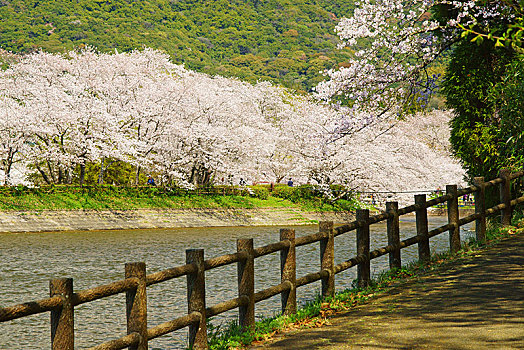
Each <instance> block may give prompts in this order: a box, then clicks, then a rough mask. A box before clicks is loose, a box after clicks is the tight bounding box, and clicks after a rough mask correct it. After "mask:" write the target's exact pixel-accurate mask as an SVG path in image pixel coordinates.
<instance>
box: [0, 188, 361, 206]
mask: <svg viewBox="0 0 524 350" xmlns="http://www.w3.org/2000/svg"><path fill="white" fill-rule="evenodd" d="M300 193H301V192H300V191H297V194H296V195H292V196H291V198H294V199H295V201H290V200H287V199H283V198H280V197H275V196H272V195H270V192H269V189H268V188H267V186H253V187H245V188H239V187H234V186H219V187H213V188H199V189H196V190H193V191H189V190H185V189H182V188H178V187H172V188H168V187H155V186H139V187H132V186H113V185H102V186H100V185H96V186H93V185H85V186H71V185H50V186H40V187H26V186H9V187H0V210H43V209H51V210H61V209H116V210H126V209H140V208H265V207H296V208H299V209H302V210H306V211H340V210H354V209H355V208H358V207H359V204H360V203H359V202H358V201H356V200H355V201H344V202H342V203H334V204H330V203H326V202H322V201H319V200H318V198H316V197H308V196H309V195H306V193H307V192H306V191H305V190H303V192H302V194H300ZM300 195H302V196H304V198H302V199H301V197H300ZM306 197H308V198H306Z"/></svg>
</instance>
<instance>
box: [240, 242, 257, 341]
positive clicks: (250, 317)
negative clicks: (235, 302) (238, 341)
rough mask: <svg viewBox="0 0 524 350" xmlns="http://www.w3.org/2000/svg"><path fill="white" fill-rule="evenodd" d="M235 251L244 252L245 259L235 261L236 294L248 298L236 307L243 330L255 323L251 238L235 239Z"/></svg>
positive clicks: (253, 264)
mask: <svg viewBox="0 0 524 350" xmlns="http://www.w3.org/2000/svg"><path fill="white" fill-rule="evenodd" d="M237 251H238V252H246V253H247V258H246V260H240V261H239V262H238V263H237V274H238V296H239V297H240V296H242V295H245V296H247V297H248V298H249V302H248V304H247V305H241V306H239V308H238V324H239V325H240V326H241V327H242V329H243V330H244V331H247V330H249V329H251V328H252V327H253V326H254V325H255V252H254V250H253V239H252V238H250V239H237Z"/></svg>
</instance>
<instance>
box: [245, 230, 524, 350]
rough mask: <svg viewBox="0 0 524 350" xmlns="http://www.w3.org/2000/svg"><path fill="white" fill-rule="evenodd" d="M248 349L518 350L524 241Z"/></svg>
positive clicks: (523, 317)
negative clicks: (323, 323)
mask: <svg viewBox="0 0 524 350" xmlns="http://www.w3.org/2000/svg"><path fill="white" fill-rule="evenodd" d="M330 321H331V325H330V326H326V327H322V328H316V329H307V330H299V331H295V332H292V333H288V334H284V335H281V336H279V337H277V338H276V339H275V340H274V341H273V342H272V344H265V345H262V346H256V347H253V349H260V348H264V349H275V350H277V349H278V350H284V349H285V350H291V349H524V234H519V235H518V236H512V237H510V238H508V239H505V240H504V241H502V242H500V243H498V244H497V245H496V246H494V247H490V248H489V249H486V250H484V251H481V252H478V253H477V254H475V255H474V256H469V257H466V258H461V259H459V260H458V261H456V263H455V264H454V265H453V266H451V267H449V266H448V268H447V269H439V270H438V271H437V272H435V273H432V274H431V275H428V276H424V277H420V278H417V279H414V280H411V281H409V282H407V283H404V284H402V285H401V286H398V287H396V288H394V289H392V290H391V291H389V292H387V293H385V294H382V295H381V296H379V297H377V298H374V299H373V300H371V301H370V302H368V303H366V304H364V305H360V306H358V307H356V308H354V309H352V310H351V311H349V312H347V313H344V314H341V315H338V316H335V317H334V318H333V319H331V320H330Z"/></svg>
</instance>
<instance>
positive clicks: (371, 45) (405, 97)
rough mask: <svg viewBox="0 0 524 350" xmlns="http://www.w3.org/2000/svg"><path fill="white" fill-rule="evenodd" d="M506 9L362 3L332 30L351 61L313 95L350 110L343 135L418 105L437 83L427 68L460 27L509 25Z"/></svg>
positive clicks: (390, 0) (422, 0)
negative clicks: (506, 23)
mask: <svg viewBox="0 0 524 350" xmlns="http://www.w3.org/2000/svg"><path fill="white" fill-rule="evenodd" d="M508 9H510V6H509V5H508V4H506V3H505V2H504V1H487V2H483V3H481V2H479V1H477V2H476V1H472V0H469V1H449V0H438V1H427V0H415V1H407V2H406V1H401V0H376V1H375V0H364V1H361V2H360V3H359V5H358V6H357V8H356V9H355V10H354V13H353V15H352V16H351V17H347V18H343V19H341V21H340V22H339V24H338V26H337V27H336V31H337V32H338V34H339V36H340V39H341V40H342V44H341V46H343V47H344V46H345V47H349V48H351V49H352V50H353V51H354V58H353V59H351V60H350V61H349V62H348V63H347V65H346V66H345V67H342V68H340V69H338V70H330V71H328V72H327V75H328V77H329V79H328V80H327V81H325V82H322V83H320V84H319V85H318V86H317V87H316V90H317V96H318V97H319V98H321V99H325V100H333V99H334V100H336V101H339V102H340V101H342V102H343V103H347V104H348V105H350V106H351V109H350V113H347V114H346V118H345V119H344V121H343V123H342V125H341V129H340V131H341V133H342V134H344V133H347V130H349V132H351V130H354V128H355V126H357V127H358V126H360V127H365V126H367V125H370V124H372V123H373V122H375V121H377V120H380V119H387V118H395V117H397V116H398V115H401V114H403V113H405V112H406V111H408V110H412V106H414V105H415V106H420V105H422V106H423V105H424V104H425V102H426V101H427V100H428V98H429V96H430V95H431V93H432V91H434V90H435V88H436V87H437V85H436V81H437V80H438V79H439V76H438V75H435V74H431V73H430V70H429V69H428V67H430V66H431V64H432V63H433V62H434V61H435V60H436V59H437V58H438V57H439V55H440V54H441V53H442V52H443V51H445V50H446V49H447V48H449V47H450V46H451V45H452V44H453V43H454V42H456V41H457V40H460V37H461V35H463V34H464V33H467V32H464V31H463V29H464V28H466V27H471V26H484V27H488V26H489V24H490V23H492V22H493V21H499V22H500V21H501V22H504V21H508V20H510V19H511V18H512V16H513V14H512V12H511V11H510V10H508ZM435 13H437V14H438V15H433V14H435ZM355 115H360V116H363V118H362V117H360V118H355V117H354V116H355Z"/></svg>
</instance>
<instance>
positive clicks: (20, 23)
mask: <svg viewBox="0 0 524 350" xmlns="http://www.w3.org/2000/svg"><path fill="white" fill-rule="evenodd" d="M352 7H353V1H352V0H329V1H328V0H309V1H308V0H266V1H261V0H231V1H227V0H216V1H203V0H149V1H147V0H74V1H70V0H46V1H40V0H0V18H1V21H0V48H3V49H5V50H9V51H13V52H31V51H34V50H37V49H38V48H42V49H44V50H45V51H49V52H61V51H66V50H70V49H73V48H75V47H78V46H83V45H91V46H94V47H96V48H98V49H99V50H101V51H104V52H106V51H112V50H115V49H117V50H119V51H129V50H131V49H133V48H140V47H142V46H148V47H152V48H157V49H162V50H164V51H166V52H167V53H168V54H169V55H170V56H171V57H172V59H173V61H174V62H175V63H183V64H184V65H185V67H186V68H190V69H194V70H197V71H201V72H205V73H210V74H220V75H225V76H237V77H240V78H241V79H244V80H247V81H251V82H254V81H257V80H272V81H275V82H278V83H280V84H282V85H284V86H287V87H291V88H294V89H297V90H302V91H309V90H310V89H311V87H312V86H315V85H316V84H317V83H318V82H319V81H320V80H322V79H323V76H322V74H321V73H320V71H323V70H324V69H327V68H333V67H337V66H339V65H340V64H342V62H344V60H346V59H347V57H348V55H349V51H348V50H338V49H337V42H338V38H337V36H336V35H335V33H334V27H335V25H336V23H337V21H338V19H339V18H340V17H341V16H344V15H348V14H350V13H351V9H352Z"/></svg>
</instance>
